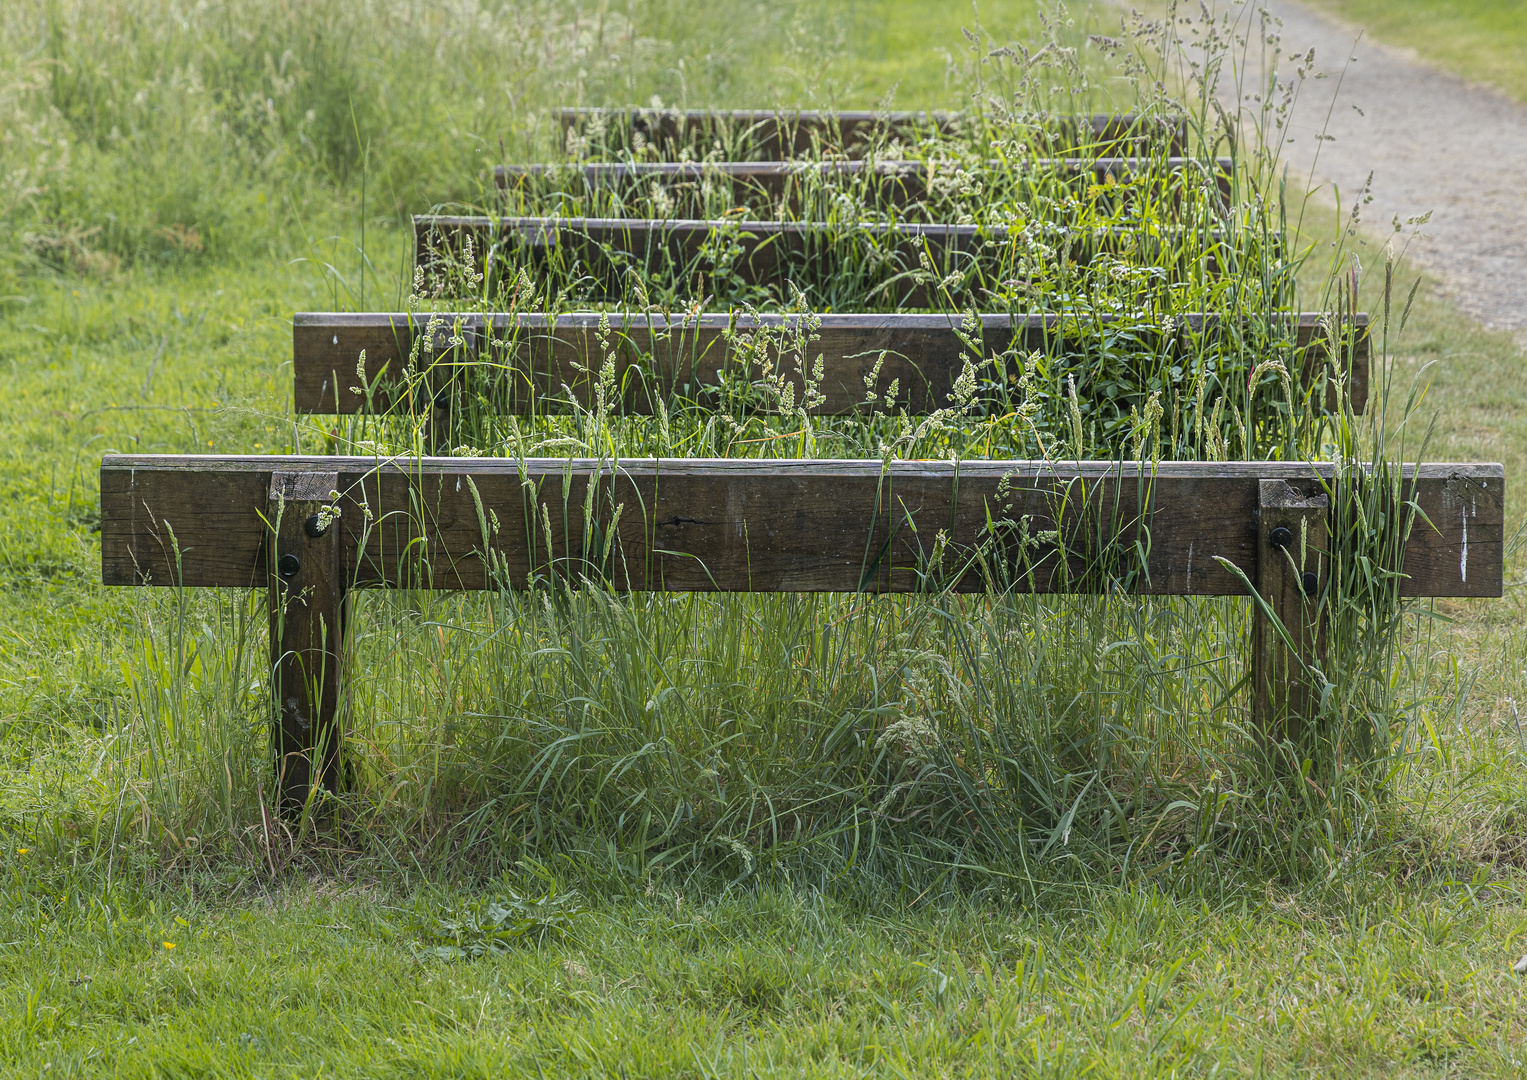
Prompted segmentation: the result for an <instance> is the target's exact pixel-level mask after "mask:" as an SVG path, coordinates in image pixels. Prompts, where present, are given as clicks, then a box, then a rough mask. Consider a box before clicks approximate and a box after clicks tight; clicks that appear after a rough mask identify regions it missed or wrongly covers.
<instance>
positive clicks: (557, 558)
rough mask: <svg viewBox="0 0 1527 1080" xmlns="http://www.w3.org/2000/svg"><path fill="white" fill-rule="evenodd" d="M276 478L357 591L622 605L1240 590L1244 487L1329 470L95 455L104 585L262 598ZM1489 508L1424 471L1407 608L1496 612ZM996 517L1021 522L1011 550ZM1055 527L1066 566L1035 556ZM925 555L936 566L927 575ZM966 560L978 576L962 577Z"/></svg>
mask: <svg viewBox="0 0 1527 1080" xmlns="http://www.w3.org/2000/svg"><path fill="white" fill-rule="evenodd" d="M287 474H290V475H291V476H293V477H296V479H295V480H292V481H291V482H292V483H295V484H299V485H303V484H305V485H306V486H307V487H311V488H312V489H313V490H315V491H316V490H317V489H319V488H322V489H323V490H322V492H320V493H319V495H318V501H322V502H325V503H328V502H330V501H333V502H334V503H335V505H336V506H337V508H338V510H339V511H340V516H339V518H338V519H337V525H336V528H337V530H338V535H339V536H340V538H341V539H340V563H341V567H342V569H343V573H344V575H345V580H346V581H347V582H351V583H355V584H385V585H393V586H400V585H410V584H416V585H429V586H432V587H434V588H446V589H482V588H492V587H501V588H523V587H524V586H525V584H526V583H527V582H528V581H530V580H532V579H533V578H534V577H535V576H537V575H542V576H545V577H547V579H548V580H549V578H550V577H555V576H561V577H571V578H572V579H576V578H577V577H578V576H580V575H589V574H592V575H594V576H600V577H603V578H604V579H605V580H606V581H608V583H609V584H610V585H611V586H612V587H614V588H616V589H622V590H623V589H636V590H645V589H668V590H681V591H691V590H694V591H723V592H772V591H780V590H784V591H793V592H856V591H873V592H913V591H921V590H923V589H926V588H928V587H929V586H930V580H929V577H928V576H927V575H933V576H934V578H935V579H936V578H937V575H938V574H939V573H943V574H946V575H952V579H946V580H943V581H941V582H938V583H939V584H946V585H949V586H951V587H954V588H957V589H978V590H979V589H984V588H986V587H987V584H988V583H987V582H986V581H985V580H983V573H984V572H989V573H996V572H998V569H999V563H1001V562H1002V561H1003V560H1004V559H1005V560H1007V561H1008V563H1009V565H1008V566H1007V571H1008V572H1010V573H1011V575H1012V579H1011V583H1012V586H1013V587H1015V588H1018V589H1021V590H1024V591H1030V590H1032V591H1039V592H1072V591H1082V590H1088V589H1092V590H1096V589H1103V590H1110V591H1114V590H1120V589H1122V590H1124V591H1128V592H1138V593H1151V594H1177V595H1184V594H1186V595H1200V596H1203V595H1218V594H1237V593H1243V592H1244V591H1245V590H1244V588H1243V587H1242V585H1241V583H1240V580H1239V579H1238V578H1237V577H1236V576H1235V575H1234V574H1232V573H1231V572H1230V571H1228V570H1227V569H1226V568H1225V567H1223V566H1221V565H1220V564H1219V563H1218V562H1216V558H1217V557H1218V558H1224V559H1226V560H1228V561H1229V562H1230V563H1231V564H1233V565H1234V566H1237V567H1239V568H1240V569H1241V570H1243V571H1244V572H1246V574H1247V575H1248V576H1249V577H1251V578H1252V579H1253V580H1255V577H1256V557H1257V543H1256V541H1257V537H1256V510H1257V506H1258V497H1259V495H1258V492H1259V488H1258V485H1259V484H1260V483H1261V482H1262V481H1264V480H1277V481H1283V482H1286V483H1287V484H1289V485H1291V486H1292V487H1293V488H1294V489H1295V490H1298V491H1301V492H1303V493H1305V494H1313V493H1315V492H1316V491H1317V489H1318V487H1319V484H1318V482H1317V481H1318V480H1319V479H1320V478H1321V477H1325V478H1328V479H1329V478H1330V477H1331V476H1332V475H1333V467H1332V466H1328V465H1313V466H1312V465H1301V464H1284V463H1276V462H1230V463H1208V462H1162V463H1160V464H1158V465H1156V466H1155V467H1154V469H1152V467H1151V466H1150V465H1149V464H1148V463H1146V464H1141V463H1135V462H1123V463H1109V462H1082V463H1080V464H1075V463H1073V464H1071V465H1055V464H1050V463H1045V462H1033V461H965V462H960V463H958V464H954V463H950V462H946V461H915V462H913V461H896V462H892V463H890V464H888V465H885V466H883V467H882V465H881V463H879V462H877V461H841V460H804V461H798V460H698V459H623V460H620V461H608V460H606V461H595V460H567V459H560V458H554V459H530V460H525V461H514V460H508V459H501V458H500V459H488V458H472V459H459V458H424V459H387V460H381V461H378V460H376V459H372V458H277V457H216V456H210V455H208V456H191V457H179V456H169V455H141V456H130V455H108V456H107V457H105V458H104V459H103V461H102V463H101V514H102V549H101V559H102V574H103V579H104V580H105V582H106V583H107V584H109V585H134V584H155V585H175V584H177V583H182V584H184V585H187V586H202V585H222V586H250V585H257V584H259V583H260V582H261V581H263V580H264V574H265V570H266V561H267V556H268V555H269V544H268V542H267V533H268V531H269V520H268V519H269V513H268V505H269V502H270V499H271V495H272V490H273V489H272V483H273V482H276V481H277V480H280V479H281V478H282V477H283V476H286V475H287ZM315 477H318V478H321V479H319V480H316V481H315V480H314V479H313V478H315ZM303 478H306V479H305V480H304V479H303ZM282 482H285V481H282ZM590 484H594V485H596V492H595V494H594V495H593V496H592V502H591V503H590V502H589V500H590V498H591V496H590V493H589V491H588V487H589V485H590ZM330 491H333V492H337V493H338V495H337V498H336V497H334V496H331V495H330V494H329V492H330ZM1503 494H1504V471H1503V470H1502V467H1501V466H1500V465H1494V464H1432V465H1423V466H1422V467H1421V469H1420V472H1419V475H1417V476H1416V477H1415V502H1416V504H1417V505H1418V506H1419V508H1420V509H1421V511H1422V512H1423V513H1424V514H1425V515H1426V519H1427V521H1426V522H1419V521H1418V522H1417V524H1416V527H1415V528H1414V530H1413V532H1412V533H1411V537H1410V541H1409V544H1408V546H1407V548H1406V551H1405V565H1404V572H1405V573H1406V574H1407V575H1408V576H1407V578H1406V580H1405V582H1404V584H1403V586H1402V590H1401V591H1402V592H1403V593H1404V594H1405V595H1410V596H1498V595H1500V592H1501V565H1502V564H1501V559H1502V527H1503V516H1502V515H1503V502H1502V497H1503ZM586 505H592V506H593V507H594V515H593V519H591V520H585V517H584V507H585V506H586ZM617 507H620V508H622V509H621V510H620V513H619V516H618V523H617V524H615V525H613V526H612V522H615V521H617V518H616V508H617ZM1428 522H1429V523H1428ZM994 523H996V525H995V529H996V531H995V533H994V532H993V528H994ZM1005 523H1006V524H1011V525H1013V526H1015V527H1016V526H1017V525H1019V524H1020V523H1026V525H1027V528H1026V535H1027V536H1028V537H1029V538H1031V539H1030V541H1029V542H1028V546H1027V547H1025V546H1024V544H1023V543H1021V542H1020V541H1019V540H1018V534H1017V533H1011V534H1009V533H1008V532H1006V531H1004V528H1003V526H1004V524H1005ZM612 527H613V529H614V532H613V533H612V532H610V530H611V529H612ZM548 529H549V535H548V532H547V530H548ZM1056 529H1059V530H1060V531H1061V533H1062V534H1063V535H1064V537H1065V539H1066V552H1067V553H1068V557H1065V558H1062V557H1061V556H1060V554H1059V551H1060V549H1059V548H1058V547H1057V545H1056V544H1055V543H1054V542H1048V543H1041V542H1039V541H1038V540H1037V539H1034V538H1037V537H1039V536H1041V535H1042V534H1043V533H1045V532H1046V531H1047V530H1056ZM936 545H942V547H943V550H944V552H945V561H944V563H943V565H942V567H936V566H933V565H932V564H931V563H930V562H929V560H930V558H931V557H932V554H933V552H934V548H935V546H936ZM983 547H984V549H985V552H986V558H987V561H986V563H985V569H984V571H983V567H982V566H981V565H977V564H975V563H969V564H967V563H965V562H963V561H962V559H963V556H964V555H965V554H968V553H975V552H980V551H982V550H983ZM607 548H608V554H606V553H605V552H606V549H607ZM1105 548H1106V549H1109V550H1108V551H1105V550H1103V549H1105ZM490 550H491V553H492V554H491V555H490V554H489V553H490ZM1142 556H1143V561H1141V558H1142ZM1098 559H1104V560H1105V562H1106V565H1103V566H1101V567H1100V568H1094V569H1089V568H1088V564H1089V562H1092V561H1095V560H1098ZM495 568H496V569H495ZM1089 574H1090V575H1091V576H1089Z"/></svg>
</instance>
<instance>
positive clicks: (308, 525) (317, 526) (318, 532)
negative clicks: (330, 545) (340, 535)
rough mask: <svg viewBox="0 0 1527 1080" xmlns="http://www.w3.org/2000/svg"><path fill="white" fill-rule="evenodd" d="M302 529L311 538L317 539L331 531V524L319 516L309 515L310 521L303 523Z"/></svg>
mask: <svg viewBox="0 0 1527 1080" xmlns="http://www.w3.org/2000/svg"><path fill="white" fill-rule="evenodd" d="M302 528H303V531H304V532H306V533H307V534H308V535H309V536H311V537H314V538H315V539H316V538H317V537H320V536H322V535H323V534H324V533H326V532H328V531H329V523H328V522H327V521H325V520H324V519H323V517H322V516H321V515H319V514H309V515H308V519H307V520H306V521H305V522H303V523H302Z"/></svg>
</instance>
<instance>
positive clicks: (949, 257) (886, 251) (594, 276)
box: [413, 214, 1237, 307]
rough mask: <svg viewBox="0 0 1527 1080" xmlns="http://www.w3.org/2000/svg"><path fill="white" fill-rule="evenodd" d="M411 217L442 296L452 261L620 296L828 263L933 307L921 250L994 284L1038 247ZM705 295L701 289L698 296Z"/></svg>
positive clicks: (924, 229)
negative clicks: (635, 285)
mask: <svg viewBox="0 0 1527 1080" xmlns="http://www.w3.org/2000/svg"><path fill="white" fill-rule="evenodd" d="M413 222H414V259H415V265H416V266H417V267H419V268H421V269H422V270H423V271H424V273H425V278H426V288H428V289H431V290H436V291H440V290H445V291H441V292H440V295H445V294H446V293H447V292H448V291H449V290H450V288H451V285H450V280H449V275H448V273H447V269H448V268H449V267H452V266H455V267H465V268H470V269H472V270H474V271H476V272H480V273H483V274H486V275H487V276H488V278H489V280H490V282H491V281H497V280H500V279H502V278H504V277H506V276H509V275H511V274H512V273H513V271H514V268H517V267H521V266H524V267H527V268H528V269H530V270H531V271H532V273H533V274H534V275H536V276H540V275H542V274H545V273H546V272H547V268H548V267H551V266H559V267H560V268H561V272H563V273H573V272H574V271H576V273H577V275H578V276H580V277H587V278H588V279H589V280H590V281H591V283H592V287H594V288H595V291H596V292H598V293H599V295H601V296H605V297H618V296H620V295H621V294H622V291H623V289H624V288H625V287H626V285H627V284H628V282H629V277H628V275H629V274H630V273H632V272H639V273H644V274H651V273H654V272H658V271H665V272H667V273H670V274H679V275H681V276H682V277H685V278H691V279H696V281H697V282H698V283H702V284H703V282H704V281H705V280H706V279H708V278H710V277H711V276H712V275H715V274H721V275H724V276H725V277H727V278H730V279H734V280H736V281H738V282H741V283H743V284H746V285H775V286H779V287H784V286H785V285H786V283H787V282H790V281H810V280H812V278H813V276H815V277H817V278H821V277H822V276H823V275H824V274H825V273H827V268H829V267H830V268H831V273H832V274H833V275H834V276H837V277H845V276H846V277H850V278H856V279H859V280H863V281H864V282H865V283H866V286H867V287H873V288H874V289H875V290H876V291H875V292H874V293H873V295H874V296H876V298H877V299H876V302H877V303H881V302H884V303H886V304H894V305H899V306H907V307H928V306H929V305H930V304H931V303H932V302H933V299H934V297H935V296H937V295H938V293H937V289H936V287H935V286H933V285H930V284H929V283H928V282H927V281H925V280H921V279H919V278H918V277H917V276H916V275H915V274H914V273H913V272H915V271H917V270H918V268H919V265H920V261H921V260H922V258H923V257H924V256H926V257H927V259H928V260H929V262H930V264H931V265H932V267H933V275H934V276H935V277H937V276H941V275H944V274H947V273H949V272H951V271H955V270H958V271H961V272H969V271H972V270H979V271H981V272H983V273H985V274H987V275H991V276H992V280H993V281H994V282H995V281H996V280H997V279H998V277H999V276H1000V275H1001V274H1002V273H1003V272H1005V271H1006V270H1007V269H1009V268H1011V267H1016V266H1018V265H1019V263H1020V262H1021V260H1022V259H1023V258H1025V257H1027V255H1028V254H1031V239H1030V238H1028V237H1027V236H1026V234H1025V233H1024V232H1023V231H1022V230H1020V229H1016V228H1011V229H999V228H995V227H987V226H981V225H947V224H923V223H916V222H898V223H895V224H869V223H861V224H855V225H832V224H827V223H823V222H811V221H735V220H733V221H704V220H697V219H689V218H664V219H648V218H571V217H567V218H563V217H529V218H524V217H502V218H494V217H476V216H466V217H462V216H447V215H431V214H426V215H416V216H415V217H414V219H413ZM1046 244H1047V246H1048V247H1049V248H1050V249H1051V252H1052V254H1051V256H1049V257H1052V258H1054V257H1059V258H1063V259H1066V260H1069V261H1072V262H1086V261H1087V260H1088V259H1090V258H1092V257H1093V256H1094V255H1096V254H1098V253H1101V252H1108V253H1110V254H1114V255H1117V256H1119V257H1120V258H1123V259H1126V260H1137V261H1141V262H1142V264H1144V265H1151V266H1160V267H1162V268H1164V269H1167V270H1168V272H1169V273H1175V274H1179V275H1187V274H1190V273H1192V272H1193V271H1194V270H1195V269H1197V268H1200V267H1201V268H1202V270H1203V272H1204V273H1207V274H1210V275H1216V274H1219V273H1220V272H1221V268H1222V265H1233V262H1234V260H1235V258H1236V257H1237V256H1236V254H1235V253H1234V252H1231V251H1228V250H1226V248H1227V241H1226V237H1225V235H1224V234H1222V233H1221V232H1219V231H1218V230H1209V231H1206V232H1197V231H1186V232H1185V231H1183V230H1181V229H1168V230H1162V231H1161V232H1160V233H1159V235H1152V234H1147V233H1146V232H1144V231H1141V230H1138V229H1122V228H1115V227H1108V228H1099V229H1093V230H1077V231H1074V232H1071V233H1069V234H1067V238H1064V239H1056V238H1054V237H1048V238H1047V239H1046ZM1013 272H1016V271H1013ZM697 287H698V286H697ZM710 291H711V290H710V289H708V288H703V287H700V288H699V293H698V294H704V293H708V292H710ZM881 297H883V301H882V300H881V299H880V298H881Z"/></svg>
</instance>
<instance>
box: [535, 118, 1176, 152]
mask: <svg viewBox="0 0 1527 1080" xmlns="http://www.w3.org/2000/svg"><path fill="white" fill-rule="evenodd" d="M552 116H553V118H555V119H556V120H557V121H558V123H560V124H561V127H562V131H563V141H564V144H566V142H567V136H568V135H569V134H573V135H577V134H578V133H580V132H581V133H584V134H587V133H589V132H590V131H591V130H592V129H593V128H594V127H602V128H603V130H604V132H605V146H606V148H608V149H616V148H620V149H630V148H632V146H633V142H634V140H633V138H632V136H634V135H640V136H641V138H642V142H643V143H644V144H646V145H647V146H651V147H653V148H654V149H656V150H657V151H658V152H660V153H669V154H672V153H675V152H678V151H680V150H686V149H700V150H709V149H710V146H709V144H710V143H711V142H713V141H720V142H721V143H722V145H723V149H725V150H726V151H728V152H730V153H735V152H737V149H746V150H747V151H749V152H750V153H751V154H753V155H754V156H756V157H757V158H758V159H760V160H770V161H779V160H783V159H785V158H790V157H796V156H799V155H801V154H809V153H812V152H813V151H816V150H819V149H821V148H833V149H837V150H839V151H841V152H843V153H846V154H848V155H849V156H850V157H853V156H862V154H863V153H864V151H865V150H866V149H868V148H869V147H870V146H872V145H873V144H874V142H875V140H876V139H877V138H880V139H885V138H888V137H890V136H896V137H899V138H903V139H906V138H909V137H915V136H917V135H918V134H920V133H923V132H937V133H938V134H940V135H945V136H947V135H950V134H953V133H955V132H957V131H958V130H959V129H960V127H961V126H962V125H963V123H964V118H963V117H962V116H961V115H960V114H959V113H948V112H932V113H929V112H869V111H857V112H856V111H842V112H819V111H815V110H804V111H791V110H777V109H732V110H726V109H689V110H680V109H641V108H562V109H553V110H552ZM1032 141H1033V142H1034V144H1035V145H1036V146H1037V147H1039V148H1041V149H1042V150H1044V151H1046V152H1050V153H1064V152H1066V151H1068V150H1075V149H1081V150H1087V151H1089V152H1091V153H1104V152H1128V153H1138V152H1139V151H1141V150H1142V149H1145V148H1147V147H1150V146H1151V145H1153V144H1155V145H1159V144H1162V143H1165V144H1166V148H1167V150H1168V151H1169V152H1171V153H1174V154H1182V153H1183V152H1184V151H1185V150H1186V148H1187V143H1188V129H1187V122H1186V121H1185V120H1178V121H1175V122H1172V121H1167V120H1164V119H1160V118H1156V117H1139V116H1135V115H1131V114H1123V115H1108V114H1102V115H1096V116H1082V117H1054V118H1051V119H1050V120H1048V121H1046V122H1045V123H1044V124H1040V125H1036V126H1035V131H1034V135H1033V140H1032Z"/></svg>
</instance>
